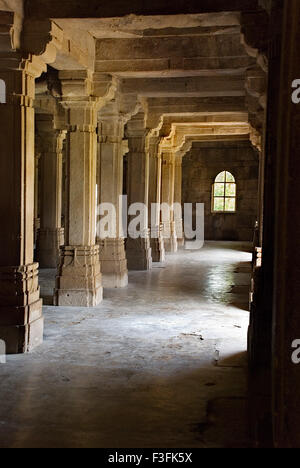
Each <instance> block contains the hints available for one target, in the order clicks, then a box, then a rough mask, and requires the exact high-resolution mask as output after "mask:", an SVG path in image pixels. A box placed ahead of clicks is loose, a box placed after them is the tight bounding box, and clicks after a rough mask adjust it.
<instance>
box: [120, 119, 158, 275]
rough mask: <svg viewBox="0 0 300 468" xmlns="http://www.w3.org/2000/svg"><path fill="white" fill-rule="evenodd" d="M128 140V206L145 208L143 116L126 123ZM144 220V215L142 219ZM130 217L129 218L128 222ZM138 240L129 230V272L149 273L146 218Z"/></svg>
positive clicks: (146, 166)
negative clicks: (140, 271)
mask: <svg viewBox="0 0 300 468" xmlns="http://www.w3.org/2000/svg"><path fill="white" fill-rule="evenodd" d="M126 137H127V138H128V146H129V154H128V184H127V185H128V204H129V206H130V205H132V204H133V203H143V204H144V205H146V207H148V190H149V154H147V153H146V151H145V137H146V132H145V126H144V114H143V113H139V114H137V115H135V116H134V117H133V118H132V119H131V120H130V121H129V122H128V124H127V129H126ZM146 217H147V216H146ZM131 219H132V218H130V217H129V222H130V221H131ZM141 232H142V235H141V237H139V238H138V239H134V238H132V236H131V233H130V229H129V232H128V239H127V245H126V253H127V263H128V269H129V270H150V269H151V267H152V257H151V247H150V235H149V228H148V219H145V220H144V222H143V225H142V226H141Z"/></svg>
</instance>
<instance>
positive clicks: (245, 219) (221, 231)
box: [182, 141, 258, 241]
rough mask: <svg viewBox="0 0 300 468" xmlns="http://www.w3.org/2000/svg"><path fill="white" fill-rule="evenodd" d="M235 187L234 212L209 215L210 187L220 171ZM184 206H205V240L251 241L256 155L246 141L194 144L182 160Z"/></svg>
mask: <svg viewBox="0 0 300 468" xmlns="http://www.w3.org/2000/svg"><path fill="white" fill-rule="evenodd" d="M225 170H227V171H229V172H231V173H232V174H233V175H234V177H235V179H236V184H237V210H236V212H235V213H212V209H211V206H212V204H211V200H212V185H213V183H214V180H215V177H216V176H217V175H218V173H220V172H221V171H225ZM182 177H183V192H182V200H183V202H184V203H204V204H205V239H206V240H238V241H252V239H253V231H254V224H255V221H256V217H257V203H258V201H257V196H258V153H257V152H256V151H255V150H254V149H253V147H252V145H251V143H250V142H248V141H238V142H225V141H223V142H203V143H200V142H199V143H194V144H193V148H192V150H191V151H190V152H189V153H188V154H187V155H186V156H185V157H184V158H183V176H182Z"/></svg>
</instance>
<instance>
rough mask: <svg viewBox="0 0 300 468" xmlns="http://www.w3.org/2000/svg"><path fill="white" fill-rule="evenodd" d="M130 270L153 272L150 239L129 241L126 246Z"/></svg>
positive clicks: (130, 239) (129, 239)
mask: <svg viewBox="0 0 300 468" xmlns="http://www.w3.org/2000/svg"><path fill="white" fill-rule="evenodd" d="M126 254H127V265H128V270H151V268H152V257H151V247H150V239H149V237H147V238H138V239H132V238H130V237H129V238H128V239H127V245H126Z"/></svg>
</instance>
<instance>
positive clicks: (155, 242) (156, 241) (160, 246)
mask: <svg viewBox="0 0 300 468" xmlns="http://www.w3.org/2000/svg"><path fill="white" fill-rule="evenodd" d="M150 246H151V255H152V261H153V262H164V261H165V260H166V254H165V244H164V238H163V235H162V230H161V229H160V228H156V229H152V231H151V239H150Z"/></svg>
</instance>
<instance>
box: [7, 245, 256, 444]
mask: <svg viewBox="0 0 300 468" xmlns="http://www.w3.org/2000/svg"><path fill="white" fill-rule="evenodd" d="M250 249H251V245H249V244H245V243H233V242H208V243H206V245H205V247H204V248H203V249H202V250H200V251H184V250H181V251H179V252H178V253H176V254H169V255H168V256H167V262H166V264H165V265H164V266H163V265H160V264H156V265H155V266H154V268H153V269H152V270H151V271H148V272H147V271H144V272H130V274H129V286H128V288H125V289H115V290H112V289H110V290H108V289H105V290H104V301H103V303H102V304H101V305H100V306H98V307H95V308H90V309H86V308H76V307H75V308H74V307H73V308H65V307H55V308H54V307H52V306H45V307H44V314H45V339H44V343H43V345H42V346H40V347H38V348H36V349H35V350H34V351H33V352H32V353H30V354H28V355H26V354H25V355H16V356H8V357H7V362H6V364H0V374H1V379H0V392H1V406H0V446H1V447H111V448H125V447H144V448H146V447H152V448H154V447H158V448H168V447H170V448H172V447H191V448H192V447H235V448H237V447H247V446H248V438H247V412H246V388H247V382H246V379H247V367H246V366H247V359H246V346H247V343H246V335H247V326H248V321H249V313H248V312H247V301H248V296H249V282H250V261H251V254H250ZM54 274H55V271H54V270H42V271H41V284H42V295H43V296H46V297H47V296H49V295H50V294H51V291H52V289H53V284H54Z"/></svg>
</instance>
